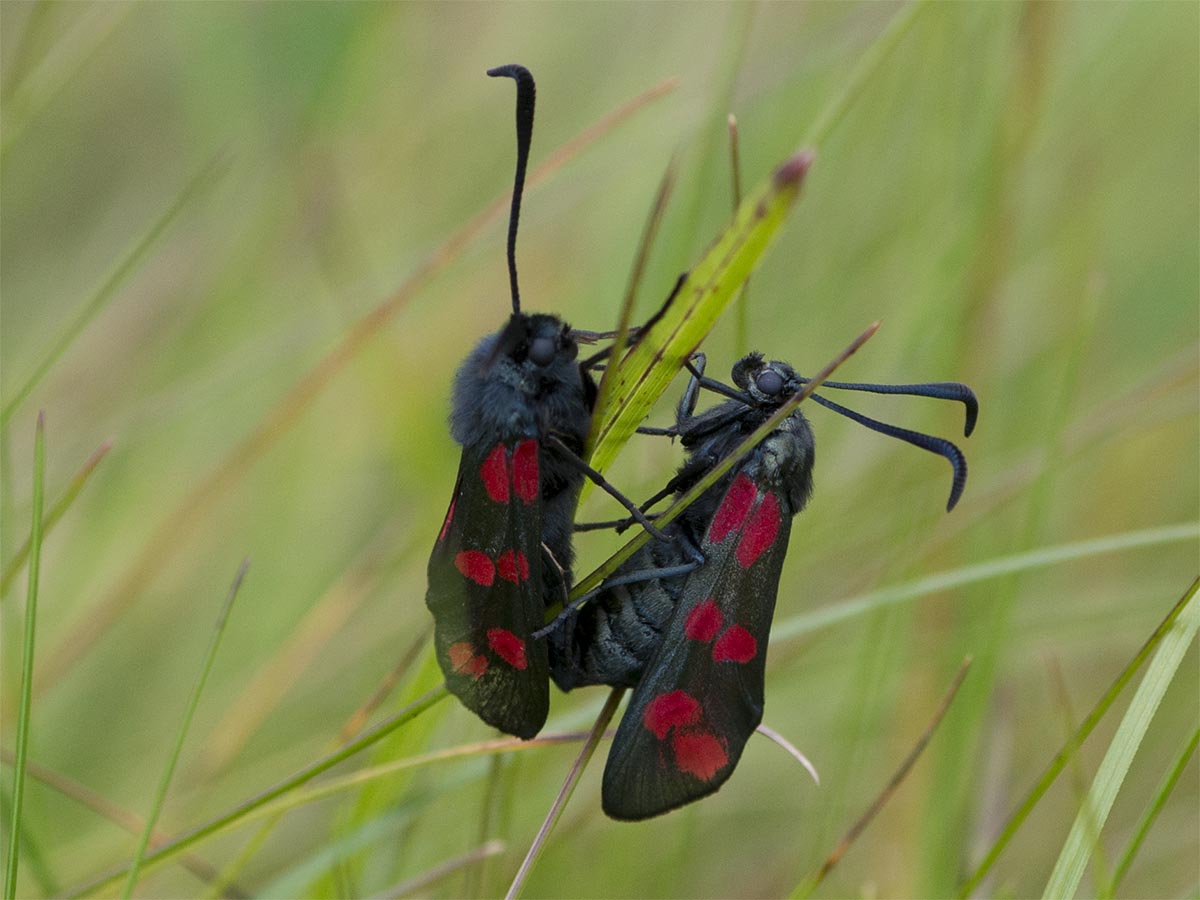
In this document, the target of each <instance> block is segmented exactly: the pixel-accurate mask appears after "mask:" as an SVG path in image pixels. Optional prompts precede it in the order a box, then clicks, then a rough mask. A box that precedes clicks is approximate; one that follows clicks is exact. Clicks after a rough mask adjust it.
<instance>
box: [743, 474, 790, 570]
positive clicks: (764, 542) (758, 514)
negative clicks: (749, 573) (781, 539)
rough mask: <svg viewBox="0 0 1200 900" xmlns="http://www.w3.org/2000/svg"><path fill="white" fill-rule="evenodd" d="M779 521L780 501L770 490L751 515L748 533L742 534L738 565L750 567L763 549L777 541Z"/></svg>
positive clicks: (747, 528) (744, 567) (747, 527)
mask: <svg viewBox="0 0 1200 900" xmlns="http://www.w3.org/2000/svg"><path fill="white" fill-rule="evenodd" d="M779 522H780V516H779V501H778V500H776V499H775V495H774V494H772V493H771V492H770V491H768V492H767V493H766V494H764V495H763V498H762V503H760V504H758V509H756V510H755V511H754V515H753V516H751V517H750V524H749V525H747V526H746V533H745V534H743V535H742V540H741V543H739V544H738V548H737V561H738V565H740V566H741V567H742V568H743V569H748V568H750V566H751V565H753V563H754V561H755V560H756V559H758V558H759V556H761V555H762V553H763V551H764V550H766V549H767V548H768V547H770V546H771V545H772V544H773V543H775V536H776V535H777V534H779Z"/></svg>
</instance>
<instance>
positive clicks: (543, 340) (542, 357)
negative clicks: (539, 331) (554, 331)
mask: <svg viewBox="0 0 1200 900" xmlns="http://www.w3.org/2000/svg"><path fill="white" fill-rule="evenodd" d="M555 349H556V348H555V346H554V338H548V337H540V338H534V339H533V340H532V341H531V342H530V343H529V358H530V359H532V360H533V361H534V363H535V364H537V365H539V366H548V365H550V363H552V362H553V361H554V351H555Z"/></svg>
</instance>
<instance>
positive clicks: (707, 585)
mask: <svg viewBox="0 0 1200 900" xmlns="http://www.w3.org/2000/svg"><path fill="white" fill-rule="evenodd" d="M698 363H699V365H698V366H693V367H692V370H693V377H692V379H691V382H690V383H689V386H688V389H687V391H686V392H685V394H684V397H683V399H682V400H681V402H680V405H679V408H678V412H677V416H676V423H675V425H674V426H673V427H671V428H664V429H643V431H647V432H649V433H651V434H660V435H670V436H678V437H679V438H680V439H681V443H682V445H683V447H684V449H685V450H686V454H687V455H686V459H685V461H684V463H683V464H682V466H681V467H680V469H679V471H678V472H677V474H676V475H675V477H674V478H672V479H671V480H670V482H669V483H668V484H667V486H666V487H665V488H664V489H663V490H662V491H660V492H659V493H657V494H656V495H655V496H654V497H652V498H651V499H650V500H649V501H647V502H646V503H645V504H643V506H642V508H643V511H644V510H648V509H649V508H650V507H652V506H653V505H654V504H655V503H657V502H659V501H661V500H662V499H665V498H666V497H669V496H671V495H672V494H675V495H678V494H682V493H683V492H685V491H687V490H688V489H689V488H690V487H691V486H692V485H694V484H695V483H696V482H697V481H698V480H699V479H700V478H701V477H703V476H704V474H705V473H707V472H708V471H710V470H711V469H712V468H713V467H714V466H715V465H717V464H718V463H719V462H720V461H721V460H723V459H725V458H726V457H727V456H729V455H730V454H731V453H732V452H733V451H734V449H735V448H736V447H737V446H738V445H739V444H740V443H742V441H743V440H744V439H745V438H746V436H747V435H749V434H750V433H751V432H753V431H754V430H755V429H757V428H758V427H759V426H760V425H761V424H762V423H763V422H765V421H766V420H767V419H768V418H769V417H770V416H771V415H772V414H773V413H774V412H775V411H776V410H778V409H779V408H780V407H781V406H782V405H783V404H784V403H786V402H787V401H788V400H789V399H790V398H791V397H792V396H794V395H795V393H796V392H797V391H800V390H801V389H802V388H803V387H804V385H805V384H806V382H807V379H805V378H803V377H801V376H799V375H797V374H796V372H795V370H793V369H792V367H791V366H789V365H788V364H786V363H783V362H778V361H770V362H768V361H767V360H765V358H764V357H763V356H762V355H760V354H757V353H754V354H750V355H748V356H746V357H744V358H743V359H741V360H740V361H739V362H738V363H737V364H736V365H735V366H734V367H733V372H732V378H733V383H734V385H735V387H730V386H727V385H724V384H721V383H720V382H717V381H713V380H711V379H708V378H706V377H704V374H703V356H702V355H701V356H699V357H698ZM823 387H828V388H834V389H842V390H851V391H869V392H872V393H880V394H909V395H915V396H922V397H934V398H938V399H947V400H957V401H960V402H962V403H963V404H964V406H965V409H966V424H965V427H964V432H965V434H966V435H970V433H971V431H972V430H973V429H974V426H975V420H976V417H977V415H978V402H977V400H976V398H975V395H974V393H973V392H972V391H971V390H970V388H968V387H966V386H965V385H962V384H958V383H951V382H937V383H927V384H906V385H880V384H859V383H855V382H825V383H824V385H823ZM700 388H705V389H710V390H713V391H715V392H717V393H720V394H722V395H724V396H725V397H726V398H727V399H726V400H725V401H724V402H722V403H720V404H718V405H716V406H714V407H712V408H711V409H709V410H707V411H705V412H703V413H700V414H699V415H697V414H695V405H696V400H697V396H698V392H699V389H700ZM811 399H812V400H813V401H815V402H816V403H818V404H820V405H822V406H825V407H827V408H829V409H832V410H833V411H835V412H838V413H840V414H842V415H844V416H848V417H849V418H851V419H853V420H854V421H856V422H858V423H860V424H862V425H865V426H867V427H868V428H870V429H872V430H874V431H877V432H880V433H883V434H885V435H888V436H891V437H895V438H899V439H900V440H903V441H906V442H908V443H910V444H914V445H915V446H917V447H920V448H922V449H924V450H928V451H931V452H934V453H937V454H939V455H941V456H943V457H945V458H946V459H947V460H949V462H950V464H951V466H952V469H953V481H952V484H951V490H950V498H949V501H948V502H947V505H946V508H947V510H950V509H952V508H953V507H954V505H955V504H956V503H957V502H958V499H959V497H960V496H961V494H962V491H963V488H964V487H965V485H966V478H967V464H966V459H965V457H964V456H963V454H962V451H961V450H959V448H958V447H957V446H955V445H954V444H953V443H951V442H950V441H947V440H944V439H942V438H937V437H932V436H929V435H926V434H922V433H920V432H915V431H909V430H907V429H903V428H898V427H896V426H894V425H889V424H887V423H884V422H880V421H877V420H875V419H871V418H868V417H867V416H864V415H862V414H860V413H857V412H855V411H853V410H850V409H847V408H846V407H844V406H841V405H840V404H838V403H835V402H833V401H831V400H829V399H827V398H825V397H823V396H821V395H819V394H816V393H814V394H812V395H811ZM814 459H815V442H814V439H813V433H812V429H811V427H810V426H809V423H808V420H807V418H806V417H805V416H804V414H803V413H802V412H801V411H800V410H799V409H796V410H795V411H794V412H792V413H791V415H789V416H788V417H787V418H786V419H784V421H783V422H782V423H781V424H780V425H779V426H778V427H777V428H776V429H775V430H774V431H772V432H771V433H770V434H769V435H768V436H767V437H766V438H765V439H764V440H763V441H762V442H761V443H759V444H758V445H757V446H755V448H754V449H753V450H752V451H751V452H750V453H749V454H748V455H747V456H745V457H744V458H742V459H741V460H740V461H739V462H738V463H737V464H736V465H735V466H734V467H733V468H732V469H731V470H730V471H729V472H728V473H727V474H726V475H725V476H724V477H723V478H721V479H720V480H719V481H717V482H716V483H715V484H714V485H713V486H712V487H711V488H710V489H708V490H707V491H705V493H704V494H702V495H701V496H700V498H699V499H698V500H697V501H696V502H695V503H693V504H692V505H691V506H689V507H688V508H687V509H686V510H685V511H684V512H683V514H682V515H681V516H680V517H679V518H678V519H677V520H675V521H674V522H672V523H671V524H670V525H669V526H667V527H666V529H665V533H666V534H667V535H668V536H669V537H670V538H671V539H672V541H671V542H670V543H665V544H661V543H660V544H647V545H645V546H643V547H642V548H641V550H639V551H638V553H637V554H635V555H634V556H633V557H631V558H630V559H629V560H628V561H627V562H626V563H625V565H624V566H623V567H622V568H620V569H618V571H617V572H616V573H615V574H614V575H613V576H611V577H610V578H609V579H608V580H607V581H606V582H605V584H604V585H602V586H601V587H600V588H599V590H598V593H596V595H595V596H594V597H592V598H591V600H590V602H587V600H588V598H587V597H586V596H585V597H584V598H581V600H583V601H584V602H583V603H582V605H579V601H576V603H577V605H576V606H575V607H573V608H569V609H567V610H566V611H565V612H564V614H563V615H561V616H560V617H559V619H558V620H557V621H556V623H555V625H554V627H553V629H552V630H551V631H550V634H549V638H548V640H549V645H550V656H549V663H550V672H551V675H552V677H553V678H554V680H555V683H556V684H557V685H558V686H559V687H560V688H561V689H563V690H571V689H573V688H576V687H580V686H583V685H590V684H607V685H612V686H616V687H631V688H633V689H634V690H633V695H632V697H631V699H630V702H629V706H628V708H627V710H626V712H625V715H624V717H623V719H622V720H621V724H620V726H619V727H618V729H617V733H616V736H615V738H614V740H613V744H612V749H611V751H610V752H609V756H608V762H607V765H606V767H605V770H604V780H603V788H602V802H603V807H604V811H605V812H606V813H607V814H608V815H609V816H611V817H613V818H616V819H627V820H637V819H645V818H649V817H651V816H656V815H659V814H661V813H664V812H667V811H669V810H672V809H675V808H676V807H679V806H682V805H684V804H687V803H690V802H692V801H694V800H697V799H699V798H701V797H704V796H707V795H708V794H711V793H713V792H715V791H716V790H717V789H718V788H720V787H721V785H722V784H724V783H725V781H726V780H727V779H728V778H729V776H730V775H731V774H732V773H733V770H734V768H735V767H736V766H737V763H738V759H739V758H740V757H741V754H742V751H743V749H744V747H745V744H746V741H747V740H748V739H749V737H750V735H751V734H752V733H753V732H754V730H755V729H756V728H757V727H758V726H759V724H760V723H761V722H762V715H763V702H764V674H765V670H766V651H767V641H768V638H769V634H770V629H771V620H772V617H773V615H774V610H775V599H776V595H777V593H778V589H779V578H780V573H781V571H782V568H783V561H784V556H785V554H786V552H787V545H788V538H789V535H790V530H791V521H792V518H793V517H794V516H795V515H796V514H797V513H799V512H800V511H801V510H803V509H804V507H805V504H806V503H807V502H808V499H809V497H810V496H811V494H812V489H813V478H812V472H813V463H814ZM597 524H599V525H601V526H605V527H607V526H613V525H617V526H618V527H620V526H624V525H625V524H627V523H625V522H620V523H612V522H609V523H597ZM585 527H586V526H585ZM697 558H699V559H700V560H701V562H699V563H698V564H697V563H696V562H695V560H696V559H697Z"/></svg>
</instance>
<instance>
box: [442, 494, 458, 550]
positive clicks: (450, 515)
mask: <svg viewBox="0 0 1200 900" xmlns="http://www.w3.org/2000/svg"><path fill="white" fill-rule="evenodd" d="M457 502H458V497H455V498H454V499H453V500H451V501H450V509H448V510H447V511H446V521H445V522H443V523H442V530H441V532H440V533H439V534H438V543H439V544H440V543H441V542H442V541H444V540H445V539H446V533H447V532H448V531H449V530H450V522H451V521H452V520H453V519H454V504H455V503H457Z"/></svg>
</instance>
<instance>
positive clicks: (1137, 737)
mask: <svg viewBox="0 0 1200 900" xmlns="http://www.w3.org/2000/svg"><path fill="white" fill-rule="evenodd" d="M1198 586H1200V580H1197V582H1195V583H1193V585H1192V588H1191V591H1190V592H1189V594H1188V597H1187V600H1186V601H1185V606H1184V609H1183V610H1182V611H1181V612H1180V614H1179V618H1178V619H1177V621H1176V624H1175V625H1174V626H1173V627H1172V628H1171V629H1170V630H1169V631H1168V632H1167V633H1166V634H1165V635H1164V636H1163V638H1162V641H1161V642H1160V644H1159V647H1158V649H1157V651H1155V654H1154V659H1152V660H1151V661H1150V666H1149V668H1148V669H1147V670H1146V677H1145V678H1143V679H1142V683H1141V684H1139V685H1138V689H1137V691H1136V692H1135V693H1134V695H1133V700H1132V702H1131V703H1130V704H1129V709H1127V710H1126V711H1125V716H1124V717H1123V718H1122V719H1121V724H1120V725H1119V726H1118V727H1117V733H1116V734H1115V735H1114V736H1113V739H1112V743H1111V744H1109V746H1108V751H1107V752H1106V753H1105V754H1104V759H1103V761H1102V762H1101V763H1100V770H1099V771H1098V772H1097V773H1096V777H1095V779H1094V780H1093V781H1092V788H1091V791H1089V793H1088V801H1087V802H1085V803H1084V806H1083V808H1082V809H1081V810H1080V811H1079V815H1078V816H1076V818H1075V823H1074V824H1073V825H1072V826H1071V831H1070V833H1069V834H1068V835H1067V841H1066V843H1065V844H1064V845H1063V849H1062V853H1060V854H1059V857H1058V862H1057V863H1055V865H1054V871H1053V872H1051V873H1050V880H1049V881H1047V882H1046V890H1045V892H1044V894H1043V896H1044V897H1062V898H1068V897H1074V896H1075V891H1076V890H1078V888H1079V882H1080V880H1081V879H1082V878H1083V872H1084V869H1086V868H1087V864H1088V861H1089V859H1090V858H1091V855H1092V841H1090V840H1089V839H1088V827H1089V825H1088V815H1089V812H1094V815H1095V827H1096V829H1097V830H1099V829H1101V828H1103V827H1104V822H1105V819H1107V818H1108V813H1109V811H1110V810H1111V809H1112V805H1113V802H1114V801H1115V800H1116V799H1117V792H1118V791H1119V790H1120V789H1121V784H1122V783H1123V782H1124V781H1125V776H1126V774H1127V773H1128V772H1129V766H1130V764H1131V763H1132V762H1133V757H1134V755H1136V753H1137V751H1138V747H1140V746H1141V743H1142V738H1143V737H1145V736H1146V732H1147V730H1149V728H1150V722H1151V721H1152V720H1153V718H1154V714H1155V713H1156V712H1157V711H1158V706H1159V704H1160V703H1161V702H1162V698H1163V695H1164V694H1165V693H1166V692H1167V688H1168V687H1170V685H1171V682H1172V681H1173V680H1174V679H1175V673H1176V672H1177V671H1178V670H1179V664H1180V663H1181V662H1183V656H1184V654H1185V653H1186V652H1187V649H1188V647H1190V646H1191V644H1192V641H1194V640H1195V639H1196V632H1197V631H1200V603H1196V602H1195V600H1194V598H1195V596H1196V590H1197V587H1198Z"/></svg>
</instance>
